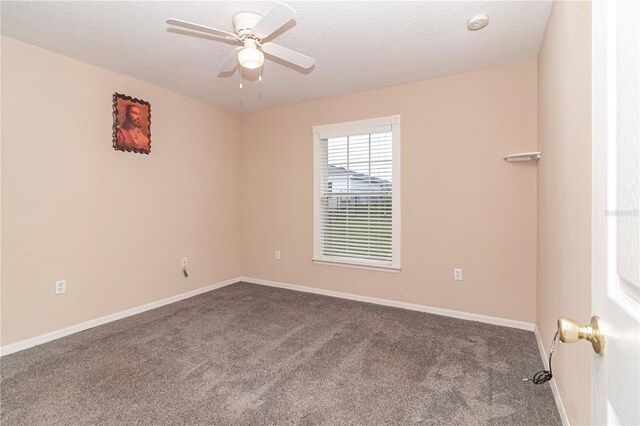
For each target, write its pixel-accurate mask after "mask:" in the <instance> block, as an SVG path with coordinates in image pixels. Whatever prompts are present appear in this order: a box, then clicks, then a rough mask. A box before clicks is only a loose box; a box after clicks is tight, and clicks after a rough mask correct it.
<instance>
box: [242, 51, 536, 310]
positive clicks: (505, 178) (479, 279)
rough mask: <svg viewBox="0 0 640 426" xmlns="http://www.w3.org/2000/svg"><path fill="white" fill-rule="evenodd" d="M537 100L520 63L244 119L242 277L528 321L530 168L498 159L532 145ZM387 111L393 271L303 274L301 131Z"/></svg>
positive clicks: (307, 221)
mask: <svg viewBox="0 0 640 426" xmlns="http://www.w3.org/2000/svg"><path fill="white" fill-rule="evenodd" d="M536 90H537V89H536V62H535V61H530V62H524V63H518V64H513V65H509V66H504V67H500V68H494V69H488V70H482V71H476V72H471V73H466V74H460V75H454V76H450V77H445V78H439V79H435V80H429V81H423V82H419V83H412V84H407V85H403V86H396V87H391V88H386V89H382V90H376V91H369V92H364V93H358V94H353V95H348V96H342V97H337V98H330V99H325V100H320V101H314V102H308V103H303V104H298V105H293V106H287V107H283V108H278V109H272V110H267V111H261V112H256V113H251V114H246V115H243V116H242V150H243V165H244V171H243V173H244V174H243V239H244V243H243V274H244V275H245V276H249V277H255V278H262V279H267V280H274V281H280V282H285V283H292V284H301V285H306V286H312V287H317V288H323V289H328V290H334V291H342V292H347V293H354V294H359V295H367V296H373V297H381V298H386V299H392V300H397V301H404V302H411V303H417V304H423V305H429V306H435V307H440V308H446V309H453V310H459V311H465V312H472V313H478V314H484V315H491V316H497V317H503V318H509V319H515V320H521V321H529V322H534V321H535V317H536V288H535V286H536V168H535V165H534V164H528V163H520V164H507V163H506V162H505V161H503V160H502V157H503V156H504V155H506V154H510V153H517V152H523V151H531V150H535V149H536V146H537V127H536V122H537V118H536V108H537V105H536ZM392 114H400V115H401V117H402V230H403V232H402V243H401V245H402V271H401V272H400V273H390V272H379V271H370V270H360V269H352V268H345V267H339V266H327V265H319V264H314V263H313V262H312V261H311V257H312V252H313V195H312V194H313V184H312V176H313V170H312V136H311V127H312V126H314V125H322V124H330V123H337V122H344V121H351V120H358V119H365V118H373V117H380V116H387V115H392ZM275 250H281V252H282V260H279V261H277V260H275V259H274V251H275ZM455 266H460V267H462V268H464V281H462V282H461V283H460V282H454V281H453V277H452V275H453V268H454V267H455Z"/></svg>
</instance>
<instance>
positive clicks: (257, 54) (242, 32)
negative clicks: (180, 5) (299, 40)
mask: <svg viewBox="0 0 640 426" xmlns="http://www.w3.org/2000/svg"><path fill="white" fill-rule="evenodd" d="M295 15H296V12H295V11H294V10H293V9H292V8H291V7H289V6H287V5H286V4H284V3H278V4H276V5H275V6H274V7H273V9H271V10H270V11H269V13H267V14H266V15H265V16H262V15H260V14H258V13H255V12H240V13H236V14H235V15H234V16H233V28H234V30H235V34H234V33H231V32H228V31H224V30H218V29H216V28H211V27H205V26H203V25H198V24H193V23H191V22H186V21H182V20H180V19H169V20H168V21H167V24H169V25H173V26H176V27H181V28H186V29H189V30H193V31H199V32H202V33H206V34H212V35H215V36H218V37H221V38H223V39H226V40H224V41H231V42H235V43H237V44H239V45H240V46H238V47H236V48H235V50H234V51H233V52H231V54H230V55H229V56H228V57H227V59H225V60H224V62H223V63H222V65H221V66H220V68H219V71H220V72H221V73H232V72H235V70H236V68H237V66H238V64H239V65H240V66H241V67H243V68H247V69H257V68H260V67H261V66H262V65H263V64H264V53H266V54H267V55H270V56H273V57H275V58H279V59H282V60H283V61H286V62H289V63H291V64H293V65H297V66H298V67H300V68H304V69H308V68H311V67H312V66H313V63H314V62H315V61H314V59H313V58H310V57H308V56H306V55H303V54H302V53H298V52H295V51H293V50H291V49H287V48H286V47H282V46H280V45H278V44H275V43H271V42H266V43H264V42H263V40H265V39H267V38H268V37H269V36H271V35H272V34H273V33H275V32H276V31H277V30H278V29H279V28H281V27H282V26H283V25H284V24H286V23H287V22H289V21H290V20H291V19H293V17H294V16H295Z"/></svg>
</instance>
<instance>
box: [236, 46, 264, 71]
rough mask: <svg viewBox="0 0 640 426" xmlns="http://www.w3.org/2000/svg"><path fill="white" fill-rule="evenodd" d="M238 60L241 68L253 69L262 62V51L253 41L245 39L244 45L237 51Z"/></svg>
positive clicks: (258, 66)
mask: <svg viewBox="0 0 640 426" xmlns="http://www.w3.org/2000/svg"><path fill="white" fill-rule="evenodd" d="M238 62H240V66H241V67H243V68H246V69H249V70H255V69H256V68H260V67H261V66H262V65H263V64H264V53H262V52H261V51H260V49H258V48H257V47H256V43H255V41H253V40H251V39H247V40H246V41H245V44H244V47H243V48H242V49H241V50H240V51H239V52H238Z"/></svg>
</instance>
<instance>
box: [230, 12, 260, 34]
mask: <svg viewBox="0 0 640 426" xmlns="http://www.w3.org/2000/svg"><path fill="white" fill-rule="evenodd" d="M261 19H262V15H260V14H258V13H254V12H240V13H236V14H235V15H233V28H234V29H235V30H236V34H238V36H239V37H248V36H251V35H253V27H255V25H256V24H257V23H258V21H260V20H261Z"/></svg>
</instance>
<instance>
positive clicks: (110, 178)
mask: <svg viewBox="0 0 640 426" xmlns="http://www.w3.org/2000/svg"><path fill="white" fill-rule="evenodd" d="M113 92H119V93H125V94H129V95H131V96H135V97H139V98H142V99H144V100H147V101H149V102H150V103H151V108H152V129H151V133H152V150H151V155H148V156H147V155H141V154H132V153H125V152H121V151H115V150H114V149H113V148H112V146H111V124H112V118H111V96H112V94H113ZM240 170H241V151H240V119H239V117H238V116H236V115H234V114H231V113H228V112H226V111H224V110H222V109H220V108H216V107H212V106H210V105H207V104H204V103H202V102H199V101H196V100H193V99H190V98H187V97H184V96H181V95H178V94H176V93H172V92H170V91H168V90H164V89H161V88H159V87H156V86H153V85H150V84H147V83H144V82H141V81H137V80H133V79H131V78H127V77H124V76H121V75H118V74H114V73H112V72H109V71H106V70H103V69H100V68H97V67H94V66H91V65H87V64H84V63H82V62H78V61H75V60H72V59H69V58H67V57H64V56H61V55H58V54H55V53H52V52H49V51H46V50H42V49H39V48H36V47H33V46H31V45H28V44H24V43H21V42H18V41H15V40H12V39H9V38H6V37H3V38H2V292H1V295H2V330H1V331H2V345H6V344H9V343H13V342H16V341H19V340H22V339H25V338H29V337H34V336H37V335H40V334H43V333H46V332H49V331H53V330H57V329H60V328H63V327H65V326H69V325H72V324H76V323H79V322H82V321H86V320H90V319H93V318H97V317H99V316H102V315H106V314H110V313H114V312H117V311H120V310H123V309H126V308H130V307H133V306H138V305H142V304H144V303H148V302H152V301H155V300H159V299H162V298H165V297H169V296H172V295H176V294H179V293H183V292H186V291H189V290H192V289H196V288H200V287H203V286H205V285H209V284H213V283H216V282H219V281H222V280H225V279H229V278H232V277H237V276H239V275H241V232H242V230H241V201H242V200H241V184H240V181H241V178H242V176H241V172H240ZM181 256H188V257H189V265H190V267H189V270H190V276H189V278H183V277H182V275H181V271H180V257H181ZM58 279H66V280H67V293H66V294H64V295H59V296H55V295H54V284H55V281H56V280H58Z"/></svg>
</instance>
